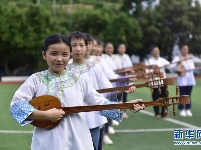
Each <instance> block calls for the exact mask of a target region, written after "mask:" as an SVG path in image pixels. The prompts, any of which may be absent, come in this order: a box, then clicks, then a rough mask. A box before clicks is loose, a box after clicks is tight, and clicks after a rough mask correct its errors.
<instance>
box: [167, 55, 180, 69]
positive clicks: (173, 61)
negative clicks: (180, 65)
mask: <svg viewBox="0 0 201 150" xmlns="http://www.w3.org/2000/svg"><path fill="white" fill-rule="evenodd" d="M179 60H180V58H179V57H178V56H176V57H175V58H174V59H173V60H172V64H171V65H170V66H169V67H168V68H176V67H177V62H179Z"/></svg>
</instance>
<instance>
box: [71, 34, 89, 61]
mask: <svg viewBox="0 0 201 150" xmlns="http://www.w3.org/2000/svg"><path fill="white" fill-rule="evenodd" d="M71 46H72V52H71V56H72V57H73V62H74V63H84V55H85V53H86V49H87V48H86V44H85V42H84V39H75V38H72V39H71Z"/></svg>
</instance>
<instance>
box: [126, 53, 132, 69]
mask: <svg viewBox="0 0 201 150" xmlns="http://www.w3.org/2000/svg"><path fill="white" fill-rule="evenodd" d="M132 66H133V63H132V61H131V59H130V56H129V55H128V54H126V67H132Z"/></svg>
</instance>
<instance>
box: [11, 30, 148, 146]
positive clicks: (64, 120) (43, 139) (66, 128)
mask: <svg viewBox="0 0 201 150" xmlns="http://www.w3.org/2000/svg"><path fill="white" fill-rule="evenodd" d="M87 47H88V42H87V40H86V36H84V35H83V33H80V32H78V33H77V32H74V33H72V34H71V35H70V36H69V37H68V38H67V37H66V36H63V35H57V34H55V35H50V36H48V37H47V39H46V40H45V42H44V45H43V50H42V57H43V59H44V60H45V61H46V62H47V64H48V69H47V70H45V71H41V72H37V73H34V74H32V75H31V76H30V77H29V78H28V79H27V80H26V81H25V82H24V83H23V84H22V85H21V86H20V87H19V89H18V90H17V91H16V92H15V94H14V96H13V99H12V101H11V108H10V110H11V115H12V116H13V117H14V119H15V120H16V121H17V122H18V123H19V124H20V125H21V126H23V125H26V124H30V123H31V122H32V121H33V120H35V119H47V120H51V121H57V120H61V122H60V124H59V125H58V126H57V127H55V128H53V129H51V130H46V129H41V128H38V127H34V132H33V136H32V143H31V149H32V150H42V149H43V150H46V149H47V150H55V149H57V150H86V149H87V150H94V149H96V148H97V142H96V140H94V139H93V142H92V138H93V133H95V134H94V135H95V137H96V138H97V137H98V136H97V135H98V132H97V130H96V127H99V126H100V125H101V124H102V123H104V119H103V120H102V122H100V123H99V122H96V118H95V120H89V121H86V113H76V114H70V115H65V112H64V111H63V110H62V109H56V108H53V109H50V110H47V111H42V110H38V109H36V108H34V107H33V106H32V105H30V104H29V101H30V100H32V99H33V98H34V97H38V96H41V95H53V96H55V97H57V98H58V99H59V100H60V102H61V105H62V107H65V106H83V105H97V104H98V105H107V104H113V103H118V102H114V101H111V100H110V98H105V97H107V95H108V96H109V95H110V96H111V95H112V93H109V94H106V95H104V96H102V95H100V94H99V93H98V92H97V91H96V89H98V88H102V87H111V84H110V83H109V82H108V79H107V78H106V77H104V73H101V70H102V69H99V68H98V64H99V63H98V61H94V62H96V63H95V64H93V63H92V62H91V61H85V60H84V59H83V58H84V55H85V54H84V53H85V51H87V49H88V48H87ZM71 51H72V52H71ZM70 53H72V56H73V64H72V65H71V66H70V67H69V68H68V62H69V59H70ZM66 66H67V69H65V68H66ZM82 66H83V68H84V69H83V68H82ZM100 66H101V65H100ZM74 67H75V68H74ZM80 68H81V69H80ZM91 69H92V70H91ZM75 70H76V71H75ZM97 73H98V75H100V77H101V81H102V78H103V79H104V78H105V79H104V82H105V83H104V84H103V83H101V81H100V80H99V78H98V76H97ZM84 74H85V75H84ZM133 91H135V87H132V88H130V89H129V92H133ZM139 101H141V100H133V102H139ZM142 109H144V105H142V106H141V105H138V104H134V105H133V109H132V110H131V111H133V112H137V111H139V110H142ZM96 113H97V114H95V113H94V112H92V113H91V114H92V115H101V116H104V117H107V118H110V119H114V120H117V121H121V120H122V114H123V111H122V110H118V109H114V110H102V111H99V112H96ZM99 117H100V116H99ZM100 118H101V117H100ZM89 126H91V127H89ZM89 128H92V130H93V129H95V130H93V131H92V130H91V131H92V132H91V134H90V132H89Z"/></svg>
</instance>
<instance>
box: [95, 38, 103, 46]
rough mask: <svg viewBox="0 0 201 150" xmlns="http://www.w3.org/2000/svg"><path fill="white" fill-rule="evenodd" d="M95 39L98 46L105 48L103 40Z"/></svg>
mask: <svg viewBox="0 0 201 150" xmlns="http://www.w3.org/2000/svg"><path fill="white" fill-rule="evenodd" d="M95 39H96V41H97V44H98V45H102V46H104V43H103V41H102V40H101V39H99V38H95Z"/></svg>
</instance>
